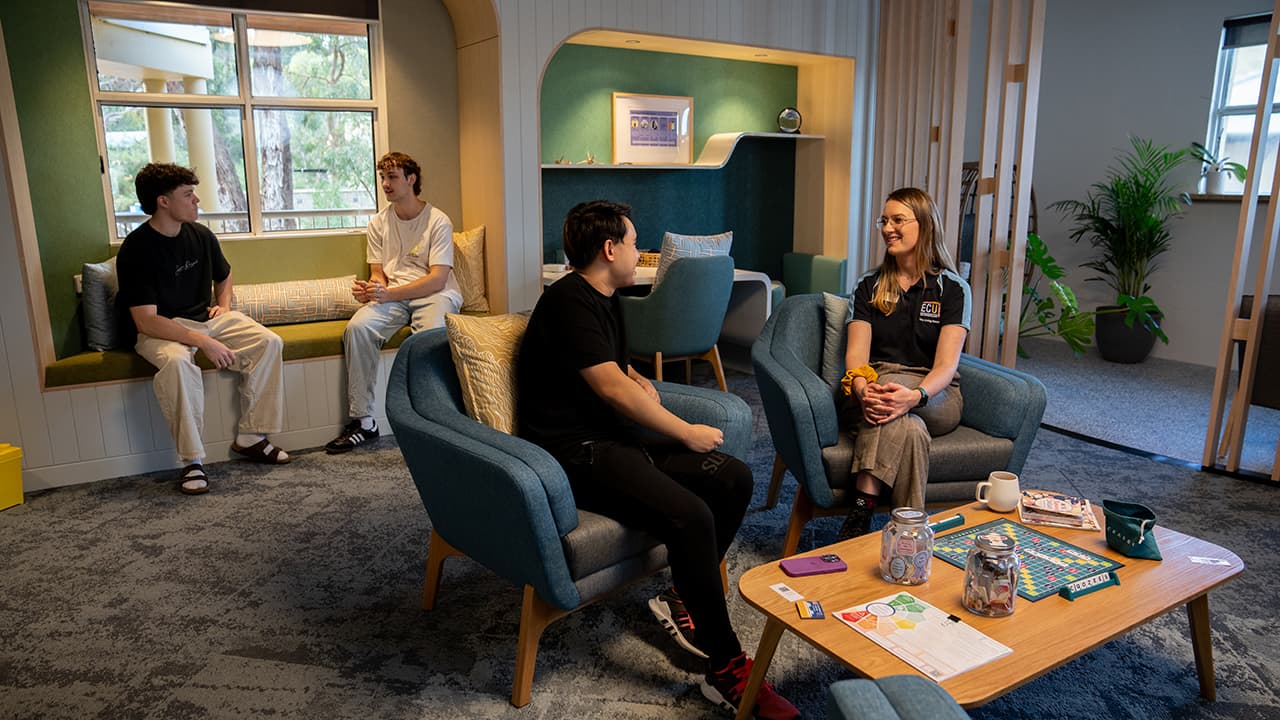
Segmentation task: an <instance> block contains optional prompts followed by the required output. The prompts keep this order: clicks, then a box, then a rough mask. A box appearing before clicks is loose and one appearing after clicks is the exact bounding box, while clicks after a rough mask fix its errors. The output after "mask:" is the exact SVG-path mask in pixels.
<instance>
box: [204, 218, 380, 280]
mask: <svg viewBox="0 0 1280 720" xmlns="http://www.w3.org/2000/svg"><path fill="white" fill-rule="evenodd" d="M364 250H365V237H364V232H363V231H361V232H350V233H343V234H341V235H321V236H315V235H310V236H307V237H293V238H271V239H269V240H267V239H256V238H255V239H245V240H223V241H222V253H223V254H224V255H226V256H227V262H229V263H231V272H232V276H231V277H232V281H233V282H234V283H235V284H237V285H247V284H249V283H264V282H275V281H277V280H310V279H312V278H331V277H341V276H343V275H350V274H351V273H356V274H357V275H359V276H360V277H362V278H368V277H369V265H368V264H367V263H366V262H365V261H364Z"/></svg>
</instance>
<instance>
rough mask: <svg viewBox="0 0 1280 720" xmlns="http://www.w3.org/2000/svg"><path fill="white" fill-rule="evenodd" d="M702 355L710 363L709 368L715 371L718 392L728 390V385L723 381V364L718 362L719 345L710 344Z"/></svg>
mask: <svg viewBox="0 0 1280 720" xmlns="http://www.w3.org/2000/svg"><path fill="white" fill-rule="evenodd" d="M704 357H706V359H707V361H708V362H710V363H711V369H712V370H713V371H715V374H716V383H717V384H718V385H719V386H720V392H729V386H728V385H726V384H725V381H724V366H723V365H721V364H720V346H719V345H712V346H711V349H710V350H708V351H707V354H706V355H705V356H704Z"/></svg>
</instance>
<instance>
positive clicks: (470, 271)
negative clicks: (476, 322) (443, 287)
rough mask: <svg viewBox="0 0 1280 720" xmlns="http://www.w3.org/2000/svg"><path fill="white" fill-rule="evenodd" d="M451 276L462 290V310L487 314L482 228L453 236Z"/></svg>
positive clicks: (475, 228) (487, 300) (487, 299)
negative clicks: (452, 275)
mask: <svg viewBox="0 0 1280 720" xmlns="http://www.w3.org/2000/svg"><path fill="white" fill-rule="evenodd" d="M453 274H454V276H455V277H457V278H458V287H459V288H460V289H461V290H462V309H463V310H468V311H474V312H489V298H488V297H486V296H485V282H484V226H483V225H481V226H479V227H474V228H471V229H470V230H467V231H465V232H456V233H454V234H453Z"/></svg>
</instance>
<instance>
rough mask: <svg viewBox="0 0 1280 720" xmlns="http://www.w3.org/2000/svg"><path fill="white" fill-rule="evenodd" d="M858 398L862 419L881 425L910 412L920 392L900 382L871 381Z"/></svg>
mask: <svg viewBox="0 0 1280 720" xmlns="http://www.w3.org/2000/svg"><path fill="white" fill-rule="evenodd" d="M858 399H859V401H860V402H861V404H862V417H863V419H864V420H866V421H867V422H868V423H870V424H872V425H883V424H885V423H887V422H889V421H890V420H893V419H894V418H899V417H902V416H903V415H906V414H907V413H908V412H910V411H911V408H913V407H915V406H916V404H917V403H918V402H919V401H920V393H918V392H916V391H915V390H913V389H911V388H909V387H907V386H906V385H902V384H901V383H896V382H887V383H874V382H871V383H867V386H866V389H865V390H863V392H862V395H861V396H859V398H858Z"/></svg>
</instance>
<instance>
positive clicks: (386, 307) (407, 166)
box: [324, 152, 462, 454]
mask: <svg viewBox="0 0 1280 720" xmlns="http://www.w3.org/2000/svg"><path fill="white" fill-rule="evenodd" d="M378 178H379V180H380V181H381V183H382V192H383V194H384V195H386V197H387V203H388V205H387V207H385V208H383V209H382V210H381V211H380V212H379V213H378V214H377V215H374V216H373V217H372V218H371V219H370V220H369V230H368V238H369V244H368V249H367V250H366V253H365V255H366V259H367V260H368V262H369V279H368V280H356V282H355V285H353V286H352V288H351V294H352V295H354V296H355V298H356V300H359V301H360V302H362V303H365V305H364V307H362V308H360V309H359V310H357V311H356V314H355V315H353V316H352V317H351V320H350V321H349V322H348V323H347V329H346V331H345V332H344V333H343V335H342V344H343V348H344V352H345V354H346V360H347V415H348V416H349V417H350V418H351V421H350V422H349V423H347V426H346V427H345V428H343V430H342V433H341V434H339V435H338V437H336V438H334V439H333V441H332V442H330V443H329V444H328V445H325V446H324V447H325V450H326V451H328V452H329V453H330V454H335V453H344V452H347V451H349V450H353V449H355V448H356V447H357V446H358V445H361V444H362V443H366V442H368V441H370V440H372V439H374V438H376V437H378V425H377V423H375V422H374V420H373V403H374V398H373V385H374V380H375V379H376V378H377V375H378V365H379V362H380V356H381V353H382V346H383V344H385V343H386V342H387V339H388V338H390V337H391V336H392V335H394V334H395V333H396V332H397V331H399V330H400V328H402V327H404V326H405V325H409V326H410V327H411V328H412V329H413V332H418V331H420V330H429V329H431V328H438V327H443V326H444V316H445V313H456V312H458V310H459V309H460V308H461V307H462V292H461V290H459V288H458V281H457V279H456V278H454V277H453V223H452V222H450V221H449V216H448V215H445V214H444V213H443V212H441V211H440V209H439V208H437V207H435V206H433V205H431V204H430V203H428V202H425V201H424V200H422V199H421V198H419V197H418V195H419V193H421V192H422V168H421V167H419V166H418V163H417V162H415V161H414V159H413V158H411V157H409V156H408V155H405V154H404V153H399V152H390V153H387V154H386V155H383V156H382V158H381V159H380V160H378Z"/></svg>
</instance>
